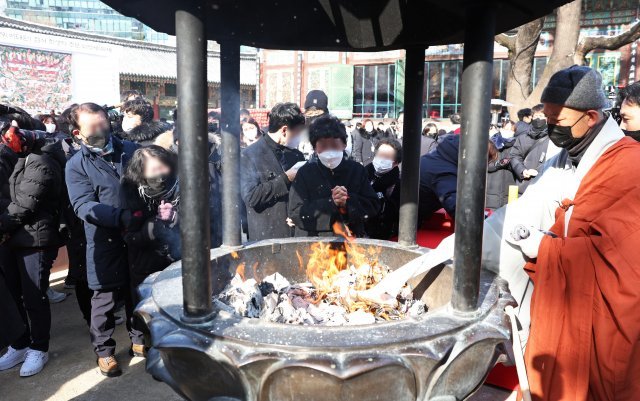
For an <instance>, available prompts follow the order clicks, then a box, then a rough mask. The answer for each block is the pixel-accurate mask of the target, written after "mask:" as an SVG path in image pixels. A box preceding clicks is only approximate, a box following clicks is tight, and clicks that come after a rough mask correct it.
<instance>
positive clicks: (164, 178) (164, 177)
mask: <svg viewBox="0 0 640 401" xmlns="http://www.w3.org/2000/svg"><path fill="white" fill-rule="evenodd" d="M146 181H147V187H148V188H149V189H150V190H151V192H153V193H160V192H163V191H166V190H167V189H170V188H171V187H172V186H173V185H174V184H175V183H176V178H175V176H174V175H173V174H161V175H158V176H156V177H151V178H147V180H146Z"/></svg>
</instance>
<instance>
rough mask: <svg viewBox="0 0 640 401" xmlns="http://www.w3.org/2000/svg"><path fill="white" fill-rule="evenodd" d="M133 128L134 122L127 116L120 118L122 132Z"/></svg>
mask: <svg viewBox="0 0 640 401" xmlns="http://www.w3.org/2000/svg"><path fill="white" fill-rule="evenodd" d="M134 128H135V125H134V122H133V120H132V119H130V118H127V117H125V118H123V119H122V130H123V131H124V132H129V131H131V130H132V129H134Z"/></svg>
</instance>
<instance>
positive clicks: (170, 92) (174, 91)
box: [164, 84, 178, 97]
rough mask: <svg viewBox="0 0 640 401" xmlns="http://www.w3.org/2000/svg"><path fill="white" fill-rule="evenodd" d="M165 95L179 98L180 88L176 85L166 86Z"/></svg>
mask: <svg viewBox="0 0 640 401" xmlns="http://www.w3.org/2000/svg"><path fill="white" fill-rule="evenodd" d="M164 95H165V96H169V97H176V96H178V88H177V87H176V84H164Z"/></svg>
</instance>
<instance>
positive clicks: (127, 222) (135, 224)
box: [120, 209, 144, 232]
mask: <svg viewBox="0 0 640 401" xmlns="http://www.w3.org/2000/svg"><path fill="white" fill-rule="evenodd" d="M143 222H144V216H143V213H142V211H141V210H136V211H133V212H132V211H131V210H128V209H125V210H123V211H122V213H120V227H121V228H122V229H123V230H125V231H127V232H130V231H138V230H140V227H141V226H142V223H143Z"/></svg>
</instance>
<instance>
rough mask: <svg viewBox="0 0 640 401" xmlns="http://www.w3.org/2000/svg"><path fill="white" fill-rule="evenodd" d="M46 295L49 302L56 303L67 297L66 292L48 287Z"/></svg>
mask: <svg viewBox="0 0 640 401" xmlns="http://www.w3.org/2000/svg"><path fill="white" fill-rule="evenodd" d="M47 297H49V303H51V304H57V303H59V302H62V301H64V300H65V299H67V294H66V293H64V292H58V291H54V290H53V289H51V288H49V289H48V290H47Z"/></svg>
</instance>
